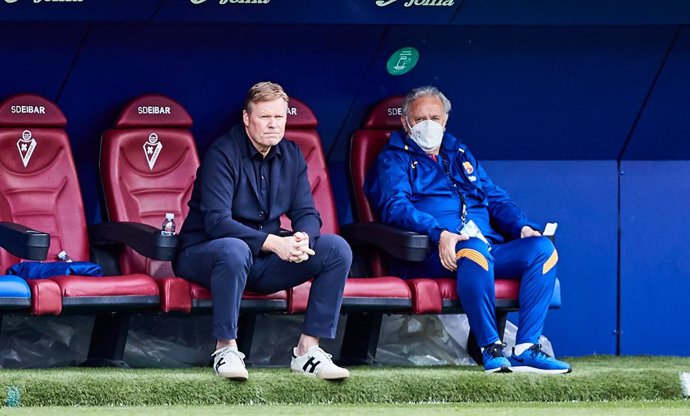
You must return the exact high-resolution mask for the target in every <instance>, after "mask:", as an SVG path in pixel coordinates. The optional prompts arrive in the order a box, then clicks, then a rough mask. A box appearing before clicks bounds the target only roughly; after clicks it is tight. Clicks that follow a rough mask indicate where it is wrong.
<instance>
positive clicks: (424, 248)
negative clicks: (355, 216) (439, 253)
mask: <svg viewBox="0 0 690 416" xmlns="http://www.w3.org/2000/svg"><path fill="white" fill-rule="evenodd" d="M340 234H341V235H342V236H343V238H345V240H347V241H348V243H350V244H351V245H352V246H362V245H373V246H376V247H378V248H380V249H381V250H383V251H385V252H386V253H388V254H390V255H391V256H393V257H396V258H399V259H402V260H408V261H423V260H424V259H426V256H427V254H428V253H429V251H430V250H431V247H430V246H429V236H427V235H424V234H418V233H415V232H412V231H404V230H401V229H399V228H395V227H392V226H390V225H386V224H382V223H379V222H360V223H352V224H347V225H343V226H341V227H340Z"/></svg>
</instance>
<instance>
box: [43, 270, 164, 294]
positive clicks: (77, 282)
mask: <svg viewBox="0 0 690 416" xmlns="http://www.w3.org/2000/svg"><path fill="white" fill-rule="evenodd" d="M51 280H53V281H55V282H56V283H57V284H58V285H59V286H60V291H61V293H62V296H63V297H68V296H74V297H78V296H89V297H103V296H158V285H157V284H156V282H155V281H154V280H153V279H151V277H150V276H148V275H145V274H129V275H124V276H102V277H95V276H58V277H54V278H52V279H51Z"/></svg>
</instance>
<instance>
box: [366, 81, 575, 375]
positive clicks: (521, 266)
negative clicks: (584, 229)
mask: <svg viewBox="0 0 690 416" xmlns="http://www.w3.org/2000/svg"><path fill="white" fill-rule="evenodd" d="M450 106H451V105H450V101H448V99H447V98H446V97H445V96H444V95H443V94H442V93H441V92H440V91H439V90H438V89H436V88H435V87H421V88H417V89H414V90H412V91H410V93H409V94H408V95H407V96H406V97H405V103H404V105H403V115H402V116H401V122H402V125H403V128H404V132H402V131H401V132H393V133H392V134H391V137H390V141H389V142H388V144H387V146H386V147H385V148H384V149H383V151H382V152H381V154H380V155H379V157H378V160H377V162H376V164H375V165H374V167H373V168H372V170H371V171H370V172H369V175H368V177H367V181H366V183H365V192H366V194H367V197H368V198H369V201H370V202H371V204H372V206H374V207H375V209H376V210H377V212H378V214H379V216H380V218H381V220H382V221H383V222H384V223H387V224H391V225H394V226H397V227H400V228H403V229H406V230H410V231H415V232H418V233H422V234H427V235H429V238H430V240H431V244H432V247H434V248H435V249H434V250H432V252H431V253H430V254H429V255H428V256H427V258H426V260H425V261H424V262H421V263H413V262H402V263H398V264H395V265H394V266H393V267H394V268H396V269H397V270H394V271H395V272H397V273H398V274H399V275H401V276H403V277H415V276H420V275H422V276H428V277H457V289H458V296H459V297H460V301H461V303H462V305H463V308H464V309H465V312H466V313H467V317H468V319H469V321H470V327H471V328H472V330H473V331H474V332H475V333H476V336H477V341H478V343H479V345H480V346H481V347H482V354H483V359H484V368H485V370H486V371H487V372H496V371H500V372H510V371H515V372H518V371H529V372H542V373H567V372H570V365H568V364H567V363H565V362H562V361H559V360H556V359H555V358H553V357H550V356H549V355H548V354H546V353H545V352H544V351H543V350H542V349H541V345H540V344H539V337H540V336H541V333H542V329H543V326H544V319H545V318H546V312H547V310H548V306H549V302H550V300H551V296H552V295H553V289H554V284H555V279H556V267H555V265H556V263H557V262H558V254H557V252H556V249H555V248H554V246H553V244H552V243H551V241H550V240H548V239H547V238H545V237H542V236H541V234H540V233H539V232H538V231H536V230H535V225H534V224H532V223H530V222H529V220H528V219H527V216H526V215H525V214H524V213H523V212H522V211H521V210H520V209H519V208H518V207H517V205H516V204H515V203H514V202H513V201H512V200H511V199H510V197H509V196H508V194H507V193H506V192H505V191H504V190H503V189H501V188H500V187H498V186H496V185H495V184H494V183H493V182H492V181H491V178H489V176H488V174H487V173H486V171H485V170H484V168H483V167H482V166H481V165H480V164H479V162H477V160H476V159H475V158H474V156H472V154H471V153H470V152H469V150H467V148H466V147H465V146H464V145H463V144H461V143H460V141H459V140H458V139H457V138H455V137H453V136H452V135H451V134H449V133H447V132H445V126H446V122H447V121H448V112H449V111H450ZM494 274H498V275H499V276H501V277H504V278H515V279H520V280H521V282H520V299H519V301H520V320H519V329H518V334H517V340H516V346H515V348H514V349H513V353H512V355H511V356H510V357H508V358H507V357H506V356H505V355H504V352H503V347H504V344H502V342H501V340H500V338H499V336H498V331H497V329H496V313H495V303H494V300H495V293H494Z"/></svg>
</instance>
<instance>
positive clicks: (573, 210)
mask: <svg viewBox="0 0 690 416" xmlns="http://www.w3.org/2000/svg"><path fill="white" fill-rule="evenodd" d="M483 164H484V166H485V168H486V169H487V171H488V172H489V174H490V175H491V177H492V179H493V180H494V182H496V183H497V184H499V185H500V186H501V187H503V188H504V189H506V190H507V191H508V192H509V193H510V195H511V197H512V198H513V200H515V202H516V203H517V204H518V205H519V206H520V207H521V208H522V209H523V210H524V211H525V212H526V213H527V215H528V216H529V217H530V219H532V221H535V222H537V223H540V224H545V223H546V222H548V221H555V222H558V231H557V232H556V247H557V249H558V254H559V261H558V277H559V279H560V281H561V293H562V299H563V305H562V307H561V309H558V310H552V311H550V312H549V316H548V318H547V320H546V326H545V328H544V335H546V336H547V337H548V338H549V340H550V341H551V342H552V343H553V346H554V349H555V351H556V353H557V354H558V355H559V356H563V355H571V356H572V355H586V354H595V353H596V354H615V352H616V337H615V335H614V332H613V331H614V330H615V329H616V299H617V295H616V291H617V289H616V279H617V276H616V269H617V266H616V254H617V225H618V224H617V220H618V217H617V179H616V172H617V169H616V162H615V161H485V162H483ZM515 323H516V324H517V321H515Z"/></svg>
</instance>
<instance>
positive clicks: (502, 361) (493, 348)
mask: <svg viewBox="0 0 690 416" xmlns="http://www.w3.org/2000/svg"><path fill="white" fill-rule="evenodd" d="M505 346H506V344H490V345H487V346H486V347H484V351H482V358H483V359H484V371H485V372H487V373H510V361H508V359H507V358H506V356H505V355H504V354H503V347H505Z"/></svg>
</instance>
